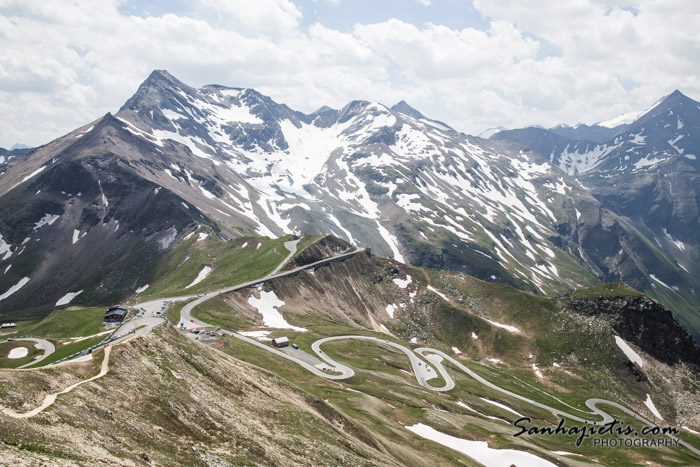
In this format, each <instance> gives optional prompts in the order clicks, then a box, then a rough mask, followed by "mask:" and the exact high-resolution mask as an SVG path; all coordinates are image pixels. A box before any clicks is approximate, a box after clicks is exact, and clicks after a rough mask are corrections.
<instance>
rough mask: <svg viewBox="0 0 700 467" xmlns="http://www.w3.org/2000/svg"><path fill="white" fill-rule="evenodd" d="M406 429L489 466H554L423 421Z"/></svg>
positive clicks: (539, 459) (537, 458)
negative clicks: (459, 435) (463, 436)
mask: <svg viewBox="0 0 700 467" xmlns="http://www.w3.org/2000/svg"><path fill="white" fill-rule="evenodd" d="M406 429H408V430H410V431H412V432H413V433H415V434H416V435H418V436H421V437H423V438H426V439H429V440H431V441H434V442H436V443H438V444H441V445H443V446H445V447H448V448H450V449H454V450H455V451H457V452H461V453H462V454H464V455H466V456H468V457H470V458H472V459H474V460H476V461H477V462H480V463H482V464H485V465H489V466H510V465H513V464H515V465H518V467H535V466H536V467H539V466H552V467H555V464H552V463H551V462H549V461H546V460H544V459H542V458H540V457H537V456H535V455H534V454H530V453H529V452H523V451H518V450H516V449H493V448H490V447H489V445H488V443H487V442H486V441H470V440H466V439H462V438H457V437H456V436H451V435H448V434H445V433H442V432H440V431H437V430H436V429H435V428H432V427H430V426H428V425H424V424H423V423H418V424H416V425H412V426H407V427H406Z"/></svg>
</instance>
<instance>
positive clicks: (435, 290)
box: [428, 285, 450, 302]
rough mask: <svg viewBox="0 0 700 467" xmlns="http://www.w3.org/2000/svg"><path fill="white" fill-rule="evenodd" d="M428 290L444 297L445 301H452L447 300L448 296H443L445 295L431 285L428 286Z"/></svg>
mask: <svg viewBox="0 0 700 467" xmlns="http://www.w3.org/2000/svg"><path fill="white" fill-rule="evenodd" d="M428 290H430V291H431V292H435V293H436V294H438V295H439V296H440V297H442V298H443V299H444V300H445V301H447V302H449V301H450V299H449V298H447V296H446V295H445V294H443V293H441V292H438V290H437V289H436V288H435V287H433V286H432V285H429V286H428Z"/></svg>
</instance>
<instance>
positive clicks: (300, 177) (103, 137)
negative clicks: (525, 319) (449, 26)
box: [0, 71, 700, 329]
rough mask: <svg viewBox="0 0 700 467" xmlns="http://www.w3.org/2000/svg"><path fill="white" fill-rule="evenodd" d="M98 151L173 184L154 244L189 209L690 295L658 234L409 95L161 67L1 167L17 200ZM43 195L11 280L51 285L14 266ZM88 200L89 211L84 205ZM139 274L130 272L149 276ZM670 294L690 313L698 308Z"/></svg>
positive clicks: (262, 230) (433, 254) (9, 259)
mask: <svg viewBox="0 0 700 467" xmlns="http://www.w3.org/2000/svg"><path fill="white" fill-rule="evenodd" d="M100 158H103V159H115V160H116V161H118V165H119V166H121V167H123V168H124V170H125V172H124V173H128V174H129V177H135V178H138V179H141V180H145V181H146V182H147V183H146V185H147V186H149V187H151V188H152V191H153V194H154V195H155V194H156V193H157V192H160V191H159V189H161V190H162V192H161V193H168V196H173V203H172V205H173V206H177V205H178V202H179V205H180V207H181V209H180V208H178V209H179V213H178V214H177V216H183V217H182V222H181V221H180V220H177V221H175V220H173V222H170V223H169V224H170V225H166V224H168V222H167V221H166V220H165V219H164V218H163V216H162V213H161V214H156V213H154V212H151V211H150V210H151V209H152V208H153V206H150V207H149V205H148V204H145V205H142V206H143V208H144V212H151V215H152V216H153V217H154V218H160V219H161V222H160V224H159V227H158V228H157V229H160V230H157V232H152V233H151V234H149V235H148V236H146V237H144V239H145V241H146V242H151V243H150V245H151V246H153V245H155V244H156V243H157V241H158V240H157V239H158V238H171V237H172V238H173V241H174V242H177V239H181V238H184V236H185V235H186V233H187V232H188V230H189V229H191V227H192V225H193V224H191V223H190V222H185V221H184V219H189V221H191V222H199V223H204V224H208V225H210V226H212V228H213V229H214V230H215V231H218V232H220V235H222V236H223V237H224V238H231V237H237V236H241V235H250V234H257V235H267V236H270V237H277V236H280V235H283V234H286V233H329V234H333V235H336V236H338V237H340V238H342V239H344V240H346V241H348V242H350V243H353V244H355V245H361V246H364V245H370V246H371V247H372V251H373V252H375V253H377V254H380V255H383V256H386V257H390V258H394V259H396V260H399V261H402V262H408V263H411V264H417V265H425V266H430V267H435V268H442V269H451V270H459V271H464V272H467V273H469V274H472V275H474V276H476V277H478V278H480V279H483V280H487V281H494V282H502V283H506V284H510V285H513V286H516V287H518V288H521V289H524V290H530V291H533V292H539V293H563V292H567V291H571V290H574V289H577V288H580V287H583V286H587V285H593V284H595V283H598V282H599V281H604V282H609V281H614V280H626V281H629V282H630V283H631V284H632V285H633V286H635V287H637V288H638V289H640V290H645V291H649V293H651V294H652V295H654V294H655V293H656V291H655V290H654V286H652V285H650V284H654V283H655V282H654V280H653V279H650V278H649V275H650V271H658V272H652V274H655V277H656V278H657V279H658V280H660V281H662V282H664V283H666V284H669V286H670V287H677V288H678V289H679V291H678V294H680V295H682V296H683V297H684V300H686V301H688V300H687V299H686V298H685V297H686V295H688V294H689V293H690V292H689V291H690V289H692V283H691V282H689V281H690V279H688V278H687V277H686V276H687V273H685V272H684V271H683V270H682V269H680V267H679V266H678V265H677V264H676V260H675V259H674V257H673V256H672V255H671V254H670V253H668V252H667V251H664V250H660V249H657V247H656V246H655V245H654V244H648V242H647V241H646V237H645V236H644V235H642V234H640V232H639V231H638V230H637V229H635V228H634V227H633V225H632V223H631V222H630V220H629V219H627V218H625V217H623V216H620V215H619V213H617V212H616V211H614V210H611V209H609V208H607V207H606V206H604V205H602V204H601V203H600V201H598V200H596V199H595V198H594V197H593V196H591V195H590V194H589V193H588V190H587V189H586V188H585V187H584V186H582V185H581V184H580V183H578V182H577V181H576V180H575V179H573V178H571V177H569V176H568V175H567V174H566V173H564V172H562V171H561V170H560V169H559V168H558V167H556V166H555V165H553V164H552V163H551V162H550V161H547V160H546V159H544V158H542V157H541V156H540V155H538V154H536V153H535V152H532V151H528V150H526V149H525V148H523V147H522V146H521V145H518V144H513V143H509V142H503V141H495V140H493V141H489V140H483V139H480V138H474V137H470V136H467V135H464V134H461V133H458V132H457V131H455V130H453V129H452V128H450V127H448V126H446V125H445V124H443V123H441V122H437V121H434V120H430V119H429V118H427V117H425V116H424V115H423V114H421V113H420V112H418V111H416V110H415V109H412V108H411V107H410V106H408V104H406V103H405V102H401V103H399V104H397V105H395V106H393V107H391V108H389V107H386V106H384V105H382V104H376V103H370V102H366V101H353V102H350V103H349V104H348V105H346V106H345V107H344V108H342V109H340V110H334V109H330V108H321V109H319V110H318V111H316V112H314V113H312V114H309V115H305V114H303V113H301V112H297V111H294V110H292V109H290V108H289V107H287V106H286V105H284V104H278V103H276V102H274V101H273V100H272V99H270V98H269V97H266V96H264V95H262V94H260V93H259V92H257V91H255V90H252V89H238V88H227V87H224V86H219V85H209V86H204V87H202V88H201V89H195V88H192V87H190V86H187V85H186V84H184V83H182V82H180V81H179V80H177V79H176V78H174V77H173V76H172V75H170V74H169V73H167V72H165V71H155V72H153V73H152V74H151V76H149V78H148V79H147V80H146V81H144V83H143V84H142V85H141V86H140V87H139V89H138V90H137V92H136V93H135V94H134V96H133V97H132V98H131V99H129V100H128V101H127V102H126V103H125V105H124V106H123V107H122V108H121V109H120V111H119V112H118V113H116V114H115V115H111V114H108V115H106V116H104V117H103V118H101V119H99V120H97V121H95V122H93V123H92V124H90V125H86V126H85V127H82V128H80V129H77V130H76V131H74V132H71V133H70V134H68V135H66V136H64V137H62V138H59V139H57V140H56V141H54V142H51V143H49V144H48V145H46V146H43V147H41V148H38V149H36V150H35V151H33V152H32V153H31V155H30V156H29V157H28V158H27V159H26V160H23V161H21V163H20V162H19V161H13V162H12V163H10V164H9V165H8V168H7V171H6V173H5V174H4V175H2V176H1V177H0V200H2V201H4V206H5V209H6V211H7V212H9V211H10V210H12V209H15V208H16V207H17V206H18V205H20V204H22V203H23V201H24V200H29V199H32V197H33V196H34V197H35V196H40V195H36V192H37V191H39V190H41V189H42V188H41V186H40V185H42V184H43V183H44V181H45V177H49V178H50V177H51V172H52V171H54V170H64V169H61V167H63V168H65V167H68V166H70V167H74V166H75V163H76V162H73V161H77V163H78V165H82V166H84V165H85V164H88V165H89V164H92V162H88V161H95V163H96V161H97V160H98V159H100ZM106 175H107V174H105V177H106ZM69 178H70V177H69ZM97 180H98V181H100V180H101V178H100V177H98V178H97ZM133 183H136V184H139V183H142V182H140V181H139V182H137V181H134V182H133ZM149 184H150V185H149ZM98 185H99V184H98ZM149 189H150V188H149ZM98 191H99V190H98ZM98 191H94V190H92V191H91V193H92V192H95V193H98ZM61 192H64V193H61ZM42 193H43V195H41V196H45V197H48V196H49V194H48V193H51V195H50V196H51V201H52V202H53V203H57V204H61V203H66V202H67V203H69V204H70V203H72V204H73V205H76V206H81V203H80V202H79V200H78V199H77V198H78V196H77V193H76V190H73V189H71V188H70V187H69V188H68V190H66V189H65V187H63V188H61V189H60V190H57V189H54V190H53V191H49V192H46V191H44V192H42ZM144 193H145V191H144ZM96 196H97V199H95V200H94V201H93V202H94V203H96V205H101V204H102V205H105V206H104V208H106V211H107V212H109V211H110V210H112V209H118V208H117V206H116V205H115V204H114V203H115V202H112V204H111V205H110V206H106V203H103V202H102V201H101V199H100V198H101V195H96ZM106 196H108V194H107V195H106ZM108 199H109V196H108ZM76 203H77V204H76ZM29 205H31V203H30V204H29ZM191 208H196V209H191ZM32 209H33V210H32V211H31V212H29V213H27V214H26V215H25V216H24V217H22V221H21V222H19V221H18V222H15V223H13V224H12V225H10V224H9V223H5V224H4V225H0V235H2V236H3V237H2V238H3V240H2V242H3V243H2V245H3V246H2V253H3V256H2V262H1V263H0V268H2V269H1V270H5V271H6V274H5V275H4V276H2V279H1V280H2V285H3V287H0V292H4V293H7V292H6V291H9V290H10V289H11V288H12V287H16V286H17V284H19V283H20V281H22V280H24V278H25V277H26V278H30V282H29V283H31V284H40V283H41V284H42V285H43V286H46V284H47V282H46V280H43V281H38V280H35V281H34V282H31V280H32V277H34V276H33V275H34V274H35V271H37V270H38V268H39V264H40V259H38V258H39V257H37V258H35V259H34V260H33V261H29V260H25V261H26V262H27V266H26V267H24V269H20V268H19V267H17V266H18V265H17V264H15V261H16V260H17V259H18V258H20V254H21V253H20V252H21V251H22V244H21V242H23V241H24V239H25V238H27V237H22V235H20V234H18V233H14V232H15V231H17V232H19V231H28V229H30V228H32V226H33V225H34V224H35V223H36V222H38V221H40V219H41V218H42V216H44V215H45V214H50V215H57V214H54V213H48V212H46V213H44V212H41V213H39V212H38V211H37V212H34V211H35V210H36V209H39V208H36V209H34V208H32ZM85 209H87V206H86V207H84V208H83V213H81V214H79V215H77V218H78V219H80V218H83V217H84V216H87V217H89V212H90V210H89V209H88V210H87V211H85ZM91 209H92V208H91ZM39 210H41V209H39ZM144 215H146V214H144ZM146 216H147V215H146ZM107 218H109V216H108V217H107ZM178 219H179V217H178ZM61 222H66V225H65V226H64V227H61V228H62V229H64V230H63V231H62V232H63V233H62V234H60V235H62V240H61V241H62V242H64V243H69V242H70V240H71V239H72V237H71V235H70V234H71V232H73V231H75V230H77V231H78V232H79V234H78V235H79V236H82V235H83V234H85V233H87V235H88V237H89V236H90V232H91V231H92V230H93V229H95V228H96V226H97V224H90V223H89V222H88V223H83V221H80V222H74V221H72V220H71V221H70V222H71V225H68V222H69V221H68V219H67V217H62V218H61V221H60V222H59V223H57V224H56V226H54V225H53V224H52V225H47V226H45V227H43V228H44V229H46V232H51V233H52V237H54V236H55V235H59V233H58V232H57V231H56V232H54V231H53V230H52V229H58V228H59V227H58V226H60V225H61ZM19 224H22V225H19ZM138 228H140V229H143V227H142V226H140V225H139V226H138ZM132 230H133V231H134V232H133V233H134V234H135V235H136V234H137V230H136V229H132V228H130V229H129V233H130V234H131V233H132V232H131V231H132ZM54 234H55V235H54ZM20 237H22V238H20ZM80 238H81V237H80ZM146 238H148V239H147V240H146ZM87 243H88V242H83V243H80V242H73V245H77V247H75V246H74V247H73V248H75V250H73V251H71V252H70V254H69V253H68V252H58V253H56V255H57V258H59V259H57V260H56V261H57V262H59V263H61V264H63V265H64V266H63V267H66V268H72V267H74V266H73V265H77V264H82V263H74V262H73V261H75V260H74V259H71V258H77V257H85V258H90V257H91V253H88V252H86V251H82V250H80V248H81V247H82V245H84V244H87ZM39 245H41V244H39ZM37 247H38V246H37ZM156 250H158V249H157V247H156ZM39 254H40V255H41V254H43V253H39ZM80 261H83V262H90V261H91V260H89V259H81V260H80ZM44 263H45V262H44ZM20 264H21V263H20ZM659 264H663V267H661V268H659ZM7 268H9V269H7ZM116 269H119V267H117V268H116ZM57 271H58V270H57V269H51V270H50V271H48V272H47V276H55V275H56V274H57V273H58V272H57ZM132 275H133V273H129V274H127V276H128V277H130V278H131V280H130V281H128V282H129V283H136V282H138V281H137V280H136V279H134V278H132V277H131V276H132ZM38 286H39V285H37V287H38ZM49 289H50V290H54V291H53V292H52V293H51V294H50V295H47V296H46V298H45V300H44V304H45V305H51V304H52V303H51V302H52V301H53V300H54V299H57V298H58V297H60V296H62V295H63V294H65V293H66V291H65V290H59V287H58V286H56V287H54V288H51V287H49ZM28 293H29V289H24V287H21V288H20V289H17V290H16V291H14V292H13V293H12V301H9V300H10V299H9V298H7V299H3V300H0V309H3V308H5V309H7V308H8V307H10V308H14V307H16V304H18V303H20V302H21V301H22V300H24V297H26V295H25V294H28ZM654 296H657V295H654ZM84 297H89V295H88V294H87V293H86V295H84ZM660 298H661V299H666V298H667V297H665V296H663V295H662V296H660ZM13 303H14V304H15V305H13ZM690 303H691V305H689V306H692V301H691V302H690ZM671 305H672V306H674V312H676V313H681V314H680V315H679V316H680V318H681V319H685V321H683V322H684V324H685V325H688V323H689V322H690V321H689V320H688V319H686V316H685V315H684V314H683V313H688V312H687V310H686V308H687V307H685V308H684V306H685V305H683V304H681V305H683V306H680V307H677V306H676V305H678V304H677V303H671ZM36 306H41V305H40V304H39V303H37V305H36ZM698 329H700V327H699V328H698Z"/></svg>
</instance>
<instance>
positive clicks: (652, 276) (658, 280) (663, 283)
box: [649, 274, 673, 290]
mask: <svg viewBox="0 0 700 467" xmlns="http://www.w3.org/2000/svg"><path fill="white" fill-rule="evenodd" d="M649 277H651V278H652V279H654V280H655V281H656V282H658V283H659V284H661V285H663V286H664V287H666V288H667V289H671V290H673V287H671V286H670V285H668V284H667V283H665V282H664V281H662V280H661V279H659V278H657V277H656V276H655V275H653V274H649Z"/></svg>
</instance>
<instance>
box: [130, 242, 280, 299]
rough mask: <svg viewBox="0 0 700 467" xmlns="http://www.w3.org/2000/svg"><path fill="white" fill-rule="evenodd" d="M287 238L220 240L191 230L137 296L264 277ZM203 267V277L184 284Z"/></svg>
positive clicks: (182, 291) (206, 288)
mask: <svg viewBox="0 0 700 467" xmlns="http://www.w3.org/2000/svg"><path fill="white" fill-rule="evenodd" d="M290 238H291V237H290V236H285V237H281V238H277V239H269V238H267V237H240V238H237V239H235V240H231V241H224V240H221V239H219V238H217V237H216V236H214V235H207V236H206V237H204V235H200V234H197V233H195V234H194V235H193V236H191V237H190V238H188V239H187V240H185V241H183V242H182V243H180V244H179V245H178V246H176V247H175V248H173V249H172V250H171V251H170V252H169V253H168V255H167V256H166V257H165V259H164V260H163V261H161V263H160V264H159V265H158V267H157V268H156V270H155V272H154V274H153V277H152V278H151V280H150V282H149V287H148V289H147V290H146V291H144V292H143V293H142V294H140V295H138V296H137V299H138V300H139V301H142V300H147V299H149V298H159V297H170V296H179V295H190V294H197V293H200V292H204V291H210V290H216V289H220V288H224V287H227V286H232V285H236V284H239V283H241V282H246V281H249V280H254V279H257V278H260V277H264V276H265V275H267V274H269V273H270V272H272V271H273V270H274V269H275V267H277V265H278V264H279V263H280V262H281V261H283V260H284V259H285V258H286V257H287V255H288V254H289V251H288V250H287V249H286V248H285V247H284V242H285V241H288V240H289V239H290ZM205 267H209V268H211V272H210V273H209V274H208V275H207V276H206V278H205V279H204V280H202V281H201V282H199V283H197V284H195V285H193V286H191V287H188V286H189V285H190V284H192V282H193V281H194V280H195V279H196V278H197V276H198V275H199V273H200V272H201V271H202V270H203V269H204V268H205ZM144 285H145V284H144Z"/></svg>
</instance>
